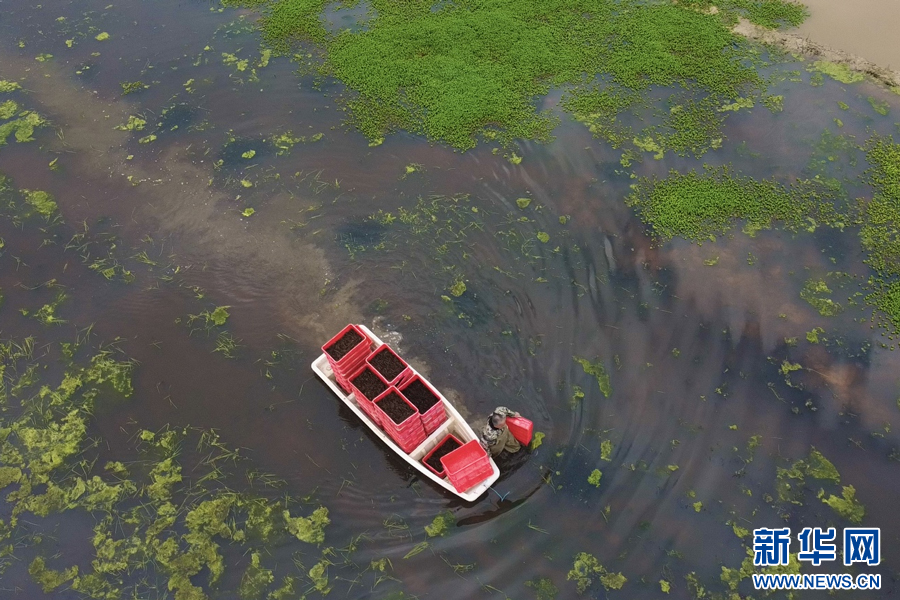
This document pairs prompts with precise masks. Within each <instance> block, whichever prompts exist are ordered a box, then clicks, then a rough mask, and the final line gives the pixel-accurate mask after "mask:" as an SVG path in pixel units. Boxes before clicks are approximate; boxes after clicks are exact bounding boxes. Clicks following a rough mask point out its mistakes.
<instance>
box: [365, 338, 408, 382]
mask: <svg viewBox="0 0 900 600" xmlns="http://www.w3.org/2000/svg"><path fill="white" fill-rule="evenodd" d="M382 352H390V353H391V354H393V355H394V357H395V358H396V359H397V360H399V361H400V362H401V363H403V366H404V369H403V370H402V371H400V372H399V373H398V374H397V375H396V376H394V378H393V379H390V380H388V378H387V377H385V376H384V375H382V374H381V371H379V370H378V369H375V367H374V366H372V358H374V357H375V356H377V355H378V354H381V353H382ZM366 363H368V364H369V366H372V368H373V369H374V370H375V371H376V372H377V373H378V374H379V375H381V377H382V378H383V379H384V380H385V381H387V382H388V383H389V384H391V385H394V386H397V387H399V386H400V385H401V384H403V382H405V381H406V380H407V379H408V378H409V377H411V376H412V369H410V368H409V365H408V364H407V363H406V361H405V360H403V359H402V358H400V355H399V354H397V353H396V352H394V349H393V348H391V347H390V346H388V345H387V344H382V345H380V346H378V348H376V349H375V350H374V351H373V352H372V353H371V354H369V356H368V357H367V358H366Z"/></svg>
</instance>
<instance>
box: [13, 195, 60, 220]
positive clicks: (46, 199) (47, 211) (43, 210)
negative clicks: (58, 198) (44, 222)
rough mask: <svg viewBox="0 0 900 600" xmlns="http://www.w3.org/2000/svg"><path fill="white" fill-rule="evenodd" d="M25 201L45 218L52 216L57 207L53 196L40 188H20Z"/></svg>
mask: <svg viewBox="0 0 900 600" xmlns="http://www.w3.org/2000/svg"><path fill="white" fill-rule="evenodd" d="M22 193H23V195H24V196H25V202H27V203H28V205H29V206H30V207H31V208H33V209H34V210H35V212H37V213H38V214H39V215H41V216H42V217H44V218H45V219H50V218H51V217H53V216H54V215H55V214H56V212H57V210H59V207H58V206H57V205H56V202H55V201H54V200H53V196H51V195H50V194H49V193H47V192H44V191H42V190H22Z"/></svg>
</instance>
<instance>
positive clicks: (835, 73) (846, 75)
mask: <svg viewBox="0 0 900 600" xmlns="http://www.w3.org/2000/svg"><path fill="white" fill-rule="evenodd" d="M808 68H809V70H810V71H815V72H818V73H823V74H825V75H828V76H829V77H831V78H832V79H834V80H835V81H840V82H841V83H847V84H850V83H858V82H860V81H864V80H865V79H866V77H865V75H863V74H862V73H857V72H855V71H852V70H851V69H850V67H848V66H847V65H842V64H837V63H833V62H829V61H827V60H817V61H815V62H813V63H812V64H811V65H810V66H809V67H808Z"/></svg>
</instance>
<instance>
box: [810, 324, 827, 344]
mask: <svg viewBox="0 0 900 600" xmlns="http://www.w3.org/2000/svg"><path fill="white" fill-rule="evenodd" d="M823 333H825V330H824V329H822V328H821V327H813V328H812V330H810V331H807V332H806V341H807V342H809V343H810V344H818V343H819V336H820V335H822V334H823Z"/></svg>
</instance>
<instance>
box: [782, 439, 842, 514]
mask: <svg viewBox="0 0 900 600" xmlns="http://www.w3.org/2000/svg"><path fill="white" fill-rule="evenodd" d="M808 477H809V478H812V479H819V480H822V481H830V482H832V483H835V484H837V483H840V481H841V476H840V474H839V473H838V470H837V469H836V468H835V466H834V464H833V463H832V462H831V461H830V460H828V459H827V458H825V456H824V455H823V454H822V453H821V452H819V451H818V450H816V448H815V447H811V448H810V450H809V456H807V458H806V459H805V460H804V459H800V460H797V461H795V462H794V463H793V464H792V465H791V466H790V467H789V468H787V469H785V468H781V467H778V468H777V469H776V482H775V489H776V492H777V493H778V499H779V500H780V501H781V502H790V503H792V504H798V505H799V504H802V503H803V502H802V492H803V487H804V485H805V483H806V479H807V478H808Z"/></svg>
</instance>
